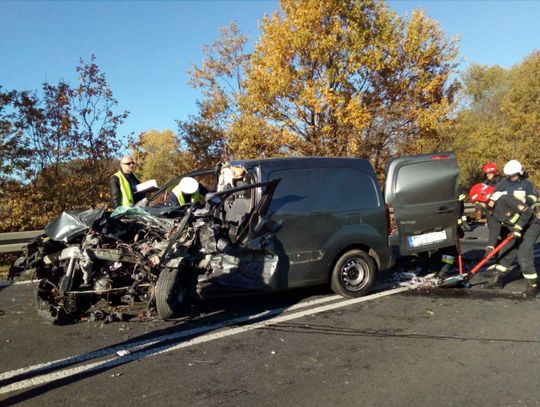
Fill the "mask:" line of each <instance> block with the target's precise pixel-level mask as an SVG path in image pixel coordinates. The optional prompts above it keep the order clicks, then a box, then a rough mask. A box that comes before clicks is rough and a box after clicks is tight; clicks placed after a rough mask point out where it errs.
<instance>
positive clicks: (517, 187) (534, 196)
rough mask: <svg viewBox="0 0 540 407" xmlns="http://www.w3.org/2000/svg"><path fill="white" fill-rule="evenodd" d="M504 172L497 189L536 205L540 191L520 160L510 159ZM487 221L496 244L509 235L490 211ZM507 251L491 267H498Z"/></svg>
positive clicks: (500, 254) (496, 186)
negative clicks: (530, 179)
mask: <svg viewBox="0 0 540 407" xmlns="http://www.w3.org/2000/svg"><path fill="white" fill-rule="evenodd" d="M503 172H504V175H505V176H506V178H505V179H503V180H502V181H500V182H498V183H497V184H496V185H495V191H497V192H500V193H501V194H507V195H513V196H515V197H516V198H518V199H519V200H520V201H522V202H524V203H526V204H527V205H529V206H533V205H535V204H536V202H537V201H538V192H537V190H536V188H535V187H534V185H533V183H532V182H531V181H529V180H528V179H527V178H526V174H525V171H524V170H523V166H522V165H521V163H520V162H519V161H518V160H510V161H508V162H507V163H506V164H505V166H504V169H503ZM486 221H487V225H488V228H489V238H488V240H489V241H490V242H493V244H494V245H496V244H497V242H499V241H500V239H502V238H504V237H505V236H506V235H508V233H509V230H508V228H506V227H505V226H504V225H501V223H499V222H498V221H497V220H495V219H492V216H490V215H489V213H488V215H487V216H486ZM507 251H508V249H506V248H505V249H503V250H502V251H501V253H499V255H498V256H497V259H496V264H495V265H493V266H491V268H495V269H497V263H499V262H500V259H501V258H502V257H504V256H505V255H506V253H507Z"/></svg>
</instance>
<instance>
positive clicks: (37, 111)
mask: <svg viewBox="0 0 540 407" xmlns="http://www.w3.org/2000/svg"><path fill="white" fill-rule="evenodd" d="M76 71H77V72H78V73H79V80H78V86H77V87H72V86H70V85H69V83H67V82H66V81H63V80H60V81H59V82H58V83H57V84H56V85H53V84H50V83H44V84H43V86H42V89H41V93H38V92H29V91H19V92H14V93H12V94H10V95H9V98H8V97H7V96H6V97H5V98H4V97H2V100H3V101H5V103H8V104H9V103H10V104H11V105H10V110H9V115H6V114H4V113H3V111H4V110H5V109H1V110H0V114H2V117H1V118H2V123H3V124H2V129H3V131H5V132H6V134H10V135H11V136H10V137H11V139H10V140H11V141H10V144H9V145H11V150H12V151H14V150H13V149H14V148H15V147H14V146H15V145H17V146H19V147H20V148H23V147H24V149H19V150H18V151H19V152H21V154H20V155H19V161H18V164H17V166H14V165H13V163H14V161H13V160H12V161H11V164H10V165H11V167H12V168H19V172H17V173H14V172H13V173H12V176H11V179H10V182H9V187H10V190H9V192H8V195H9V196H8V197H7V198H6V201H5V202H8V208H9V211H8V212H7V213H5V218H3V220H0V221H1V222H7V223H5V225H7V226H6V227H9V228H11V227H13V226H14V225H13V222H16V223H17V225H18V227H16V228H17V229H23V228H37V227H43V226H44V224H45V223H46V222H47V221H49V220H50V219H51V217H53V216H56V215H57V214H58V213H59V212H60V211H62V210H66V209H73V208H80V207H88V206H92V207H96V206H98V205H101V206H106V205H107V204H108V201H109V199H108V178H109V176H110V174H111V173H112V166H113V164H114V163H113V155H116V154H117V153H118V150H119V146H120V143H119V138H118V135H117V129H118V126H119V125H120V124H121V123H122V122H123V120H124V119H125V118H126V117H127V112H123V113H120V114H115V113H114V112H113V109H114V108H115V107H116V105H117V101H116V100H115V99H114V97H113V95H112V91H111V89H110V88H109V86H108V85H107V82H106V80H105V75H104V74H102V73H101V72H100V69H99V67H98V66H97V65H96V63H95V57H94V56H92V59H91V61H90V62H89V63H85V62H84V61H83V60H81V61H80V65H79V66H78V67H77V68H76ZM5 103H4V102H3V106H5V105H6V104H5ZM4 140H8V139H5V137H4V136H3V140H2V145H3V146H2V150H4V145H8V144H6V143H4ZM8 141H9V140H8ZM15 141H17V143H18V144H16V143H15ZM23 152H24V154H23ZM25 156H26V158H24V157H25ZM29 157H31V159H29ZM23 164H25V166H24V167H23ZM36 203H37V204H36Z"/></svg>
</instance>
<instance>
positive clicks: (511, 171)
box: [504, 160, 523, 176]
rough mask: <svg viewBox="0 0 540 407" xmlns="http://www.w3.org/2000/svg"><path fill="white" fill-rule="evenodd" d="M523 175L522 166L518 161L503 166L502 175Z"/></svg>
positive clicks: (511, 161)
mask: <svg viewBox="0 0 540 407" xmlns="http://www.w3.org/2000/svg"><path fill="white" fill-rule="evenodd" d="M517 174H519V175H523V166H522V165H521V163H520V162H519V161H518V160H510V161H508V162H507V163H506V164H504V175H508V176H510V175H517Z"/></svg>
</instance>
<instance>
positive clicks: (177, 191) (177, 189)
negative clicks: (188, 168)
mask: <svg viewBox="0 0 540 407" xmlns="http://www.w3.org/2000/svg"><path fill="white" fill-rule="evenodd" d="M172 193H173V194H175V195H176V198H178V203H179V204H180V205H184V204H185V203H186V198H184V194H183V193H182V190H181V189H180V185H177V186H175V187H174V188H173V190H172ZM200 197H201V195H200V194H199V191H195V193H193V194H191V201H190V202H196V201H198V200H199V199H200Z"/></svg>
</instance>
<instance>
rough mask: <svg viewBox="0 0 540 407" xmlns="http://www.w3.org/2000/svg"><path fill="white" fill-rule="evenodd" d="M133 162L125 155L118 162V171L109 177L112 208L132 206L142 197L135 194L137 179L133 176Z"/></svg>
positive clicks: (138, 182)
mask: <svg viewBox="0 0 540 407" xmlns="http://www.w3.org/2000/svg"><path fill="white" fill-rule="evenodd" d="M134 166H135V161H134V160H133V158H131V157H130V156H128V155H126V156H124V157H122V159H121V160H120V171H118V172H116V173H115V174H113V175H112V176H111V179H110V181H109V187H110V190H111V197H112V204H113V208H117V207H119V206H133V205H134V204H135V203H136V202H137V201H139V200H141V198H143V197H144V196H143V195H141V194H138V193H136V192H135V191H136V189H137V185H138V184H140V181H139V179H138V178H137V177H136V176H135V174H133V168H134Z"/></svg>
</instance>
